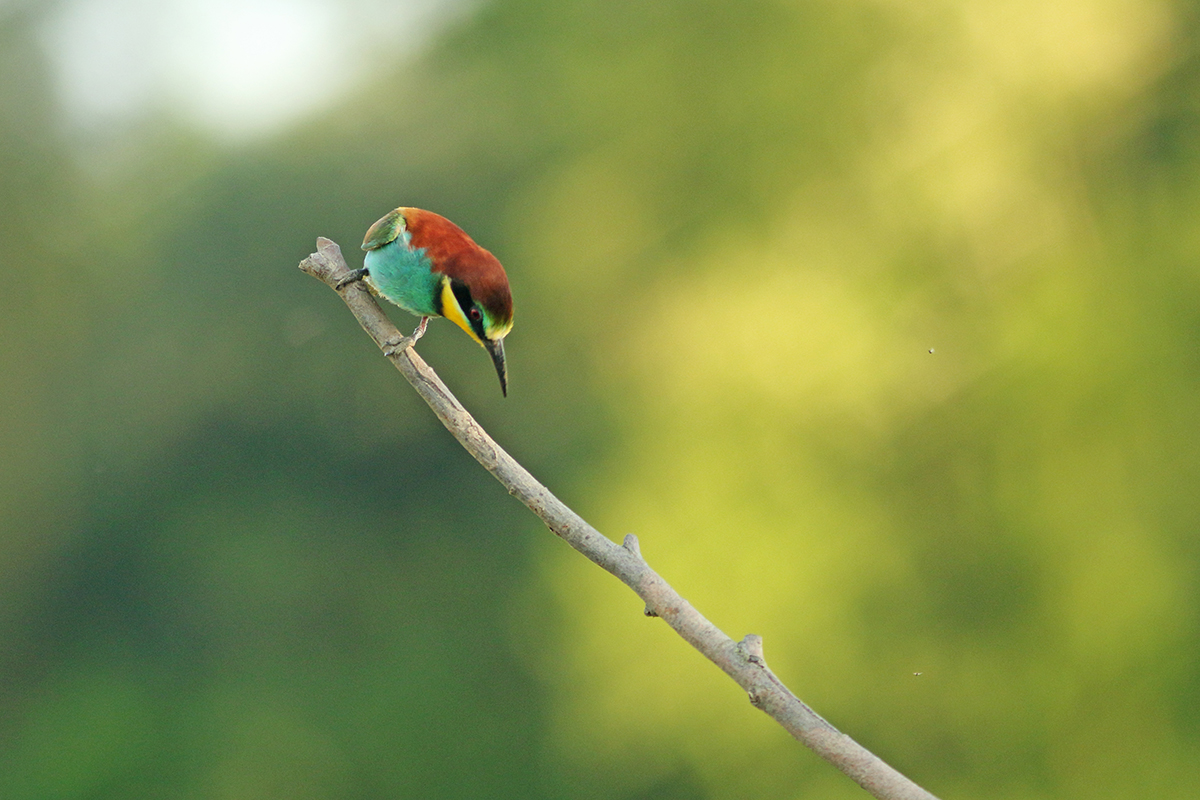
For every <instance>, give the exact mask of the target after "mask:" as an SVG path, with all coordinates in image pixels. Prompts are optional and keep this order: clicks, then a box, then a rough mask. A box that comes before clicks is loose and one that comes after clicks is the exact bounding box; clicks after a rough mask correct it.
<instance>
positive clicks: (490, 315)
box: [440, 251, 513, 396]
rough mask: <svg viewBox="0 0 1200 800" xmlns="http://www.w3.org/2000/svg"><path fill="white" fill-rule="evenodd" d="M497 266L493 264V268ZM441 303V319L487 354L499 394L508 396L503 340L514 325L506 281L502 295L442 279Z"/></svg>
mask: <svg viewBox="0 0 1200 800" xmlns="http://www.w3.org/2000/svg"><path fill="white" fill-rule="evenodd" d="M484 252H487V251H484ZM488 255H491V254H490V253H488ZM499 265H500V263H499V262H496V266H499ZM440 303H441V310H442V316H443V317H445V318H446V319H448V320H450V321H451V322H453V323H454V324H455V325H457V326H458V327H460V328H462V329H463V330H464V331H466V332H467V335H468V336H470V337H471V338H472V339H474V340H475V341H477V342H479V343H480V344H481V345H483V346H484V348H485V349H486V350H487V351H488V354H489V355H490V356H491V357H492V363H493V364H494V365H495V366H496V375H498V376H499V378H500V391H501V392H502V393H503V394H504V395H505V396H507V395H508V366H507V364H506V362H505V360H504V337H505V336H507V335H508V332H509V331H510V330H512V325H513V323H512V308H513V306H512V295H511V294H510V292H509V290H508V281H507V280H505V281H504V286H503V291H487V287H485V286H483V285H481V284H479V283H478V282H476V283H475V285H474V286H472V284H471V282H469V281H465V280H461V279H459V278H451V277H450V276H449V275H444V276H442V295H441V298H440Z"/></svg>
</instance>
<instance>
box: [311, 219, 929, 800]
mask: <svg viewBox="0 0 1200 800" xmlns="http://www.w3.org/2000/svg"><path fill="white" fill-rule="evenodd" d="M300 269H301V270H303V271H304V272H306V273H308V274H309V275H312V276H313V277H314V278H317V279H319V280H321V281H323V282H324V283H326V284H328V285H329V286H330V287H331V288H335V289H336V287H337V285H338V282H339V281H340V280H342V279H343V278H345V277H346V275H347V274H348V273H349V272H350V269H349V268H348V267H347V266H346V262H345V260H344V259H343V257H342V251H341V248H339V247H338V246H337V244H336V243H334V242H332V241H330V240H329V239H325V238H320V239H317V252H315V253H313V254H312V255H310V256H309V257H308V258H306V259H304V261H302V262H300ZM338 291H339V293H340V294H341V296H342V299H343V300H344V301H345V302H346V305H347V306H349V307H350V310H351V311H352V312H353V313H354V316H355V318H356V319H358V322H359V324H360V325H362V327H363V330H365V331H366V332H367V334H368V335H370V337H371V338H372V339H374V340H375V344H377V345H378V346H379V348H380V349H381V350H383V351H384V352H385V353H386V354H388V358H389V359H390V360H391V361H392V363H393V364H395V366H396V368H397V369H398V370H400V372H401V374H403V375H404V377H405V378H406V379H408V382H409V383H411V384H412V385H413V388H415V389H416V390H417V393H418V394H420V395H421V397H422V398H424V400H425V402H426V403H428V404H429V407H430V408H432V409H433V412H434V413H435V414H437V417H438V419H440V420H441V421H442V424H443V425H445V426H446V429H447V430H449V431H450V433H452V434H453V435H454V438H456V439H458V441H459V443H460V444H462V446H463V447H465V448H466V449H467V452H469V453H470V454H471V455H472V456H474V457H475V460H476V461H478V462H479V463H480V464H482V465H483V467H484V468H485V469H486V470H487V471H488V472H490V473H492V475H494V476H495V477H496V479H497V480H498V481H500V483H502V484H503V485H504V487H505V488H506V489H508V493H509V494H511V495H513V496H514V497H516V498H517V499H518V500H520V501H521V502H522V503H524V504H525V505H526V506H527V507H528V508H529V510H530V511H532V512H533V513H534V514H537V515H538V517H540V518H541V520H542V522H544V523H546V527H548V528H549V529H550V530H551V531H552V532H553V533H554V534H555V535H557V536H559V537H560V538H562V539H563V540H564V541H566V542H567V544H569V545H571V547H573V548H575V549H576V550H578V551H579V552H580V553H582V554H583V555H584V556H586V557H587V558H588V559H590V560H591V561H593V562H595V563H596V564H598V565H599V566H601V567H603V568H604V569H605V570H607V571H608V572H610V573H612V574H613V575H615V576H616V577H618V578H620V579H621V581H623V582H624V583H625V584H626V585H627V586H629V588H631V589H633V591H634V592H636V593H637V595H638V597H640V598H642V600H644V601H645V603H646V615H647V616H652V617H661V618H662V619H663V621H665V622H666V623H667V624H668V625H670V626H671V627H672V628H673V629H674V630H675V632H676V633H678V634H679V635H680V636H682V637H683V638H684V640H686V641H687V642H688V644H690V645H692V646H693V647H694V648H696V649H697V650H699V651H700V652H701V653H702V654H703V655H704V656H705V657H706V658H708V659H709V660H710V661H712V662H713V663H714V664H716V665H717V666H718V667H720V668H721V669H722V670H724V671H725V673H726V674H728V675H729V676H730V677H731V678H733V680H734V681H736V682H737V684H738V685H739V686H741V687H742V688H743V689H744V690H745V691H746V693H747V694H748V695H749V696H750V702H751V703H752V704H753V705H754V707H755V708H759V709H761V710H762V711H764V712H766V713H767V714H768V715H770V716H771V717H772V718H773V719H774V720H775V721H776V722H778V723H779V724H780V725H782V726H783V727H784V728H785V729H786V730H787V731H788V732H789V733H791V734H792V735H793V736H794V737H796V738H797V739H799V740H800V742H801V743H803V744H804V745H805V746H807V747H808V748H809V749H811V750H812V751H813V752H815V753H816V754H817V755H819V756H821V758H824V759H825V760H826V761H828V762H829V763H831V764H833V765H834V766H835V767H837V768H838V769H839V770H841V771H842V772H843V773H845V774H846V775H848V776H849V777H850V778H852V779H853V780H854V781H856V782H857V783H858V784H859V785H860V786H862V787H863V788H864V789H866V790H867V791H868V792H870V793H871V794H872V795H874V796H875V797H877V798H880V800H936V798H935V797H934V796H933V795H932V794H930V793H929V792H927V791H925V790H924V789H922V788H921V787H920V786H917V785H916V784H915V783H913V782H912V781H911V780H909V779H908V778H906V777H905V776H904V775H902V774H900V773H899V772H897V771H896V770H895V769H893V768H892V767H890V766H888V765H887V764H886V763H884V762H883V761H882V760H881V759H879V758H878V757H877V756H875V755H874V754H872V753H871V752H870V751H868V750H867V749H866V748H864V747H863V746H862V745H860V744H858V743H857V742H855V741H854V740H853V739H851V738H850V737H849V736H846V735H845V734H844V733H842V732H841V731H839V730H838V729H837V728H835V727H833V726H832V725H830V724H829V723H828V722H826V721H825V720H824V719H822V718H821V717H820V716H819V715H818V714H817V713H816V712H815V711H813V710H812V709H811V708H809V707H808V706H807V705H805V704H804V703H803V702H801V701H800V699H799V698H797V697H796V696H795V695H794V694H792V693H791V691H789V690H788V688H787V687H786V686H784V685H783V682H782V681H780V680H779V679H778V678H777V677H775V674H774V673H773V672H771V670H770V669H769V668H768V667H767V662H766V660H765V659H764V657H763V647H762V637H760V636H756V635H754V634H751V635H749V636H747V637H746V638H744V639H743V640H742V641H741V642H740V643H739V642H734V641H733V640H732V639H730V638H729V637H728V636H726V635H725V634H724V633H722V632H721V630H720V629H719V628H717V626H715V625H713V624H712V623H711V622H709V621H708V620H707V619H705V618H704V616H703V615H701V614H700V612H699V611H697V610H696V609H695V608H693V607H692V605H691V604H690V603H688V601H687V600H684V599H683V598H682V597H681V596H680V595H679V593H678V592H676V591H675V590H674V589H672V588H671V586H670V585H669V584H668V583H667V582H666V581H664V580H663V579H662V578H661V577H660V576H659V575H658V573H656V572H655V571H654V570H653V569H651V568H650V566H649V565H648V564H647V563H646V561H645V560H644V559H643V558H642V554H641V550H640V548H639V547H638V541H637V537H636V536H634V535H633V534H629V535H628V536H626V537H625V541H624V544H623V545H618V544H616V543H615V542H613V541H612V540H610V539H608V537H606V536H604V534H602V533H600V532H599V531H598V530H596V529H595V528H593V527H592V526H591V525H589V524H588V523H587V522H585V521H584V519H583V518H582V517H580V516H579V515H578V514H576V513H575V512H574V511H572V510H571V509H570V508H568V507H567V506H566V505H565V504H564V503H562V502H561V501H560V500H559V499H558V498H557V497H555V496H554V495H553V494H551V493H550V491H549V490H548V489H546V487H545V486H543V485H542V484H541V483H539V482H538V481H537V480H536V479H534V477H533V476H532V475H530V474H529V472H528V471H527V470H526V469H525V468H524V467H522V466H521V465H520V464H518V463H517V462H516V461H515V460H514V459H513V458H512V457H511V456H510V455H509V454H508V453H506V452H505V451H504V449H503V448H502V447H500V445H498V444H496V442H495V441H493V440H492V438H491V437H490V436H488V434H487V432H486V431H484V430H483V428H481V427H480V426H479V423H477V422H476V421H475V419H474V418H473V417H472V416H471V415H470V414H468V413H467V410H466V409H465V408H463V406H462V405H461V404H460V403H459V402H458V400H456V399H455V397H454V395H453V394H451V393H450V390H449V389H447V388H446V385H445V384H443V383H442V381H441V379H440V378H438V376H437V374H436V373H434V371H433V370H432V369H430V368H429V366H428V365H427V364H426V363H425V362H424V361H423V360H422V359H421V357H420V356H418V355H417V354H416V353H415V352H414V351H413V350H412V348H411V347H404V348H403V349H398V348H399V345H400V344H401V343H402V342H403V338H404V337H402V336H401V334H400V331H399V330H397V329H396V327H395V326H394V325H393V324H392V323H391V321H390V320H389V319H388V318H387V316H386V315H385V314H384V313H383V311H382V310H381V309H380V308H379V304H378V303H376V302H375V298H373V297H372V296H371V295H370V293H369V292H368V291H367V290H366V288H365V287H363V285H362V283H359V282H356V283H351V284H348V285H347V286H345V287H344V288H342V289H340V290H338Z"/></svg>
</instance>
